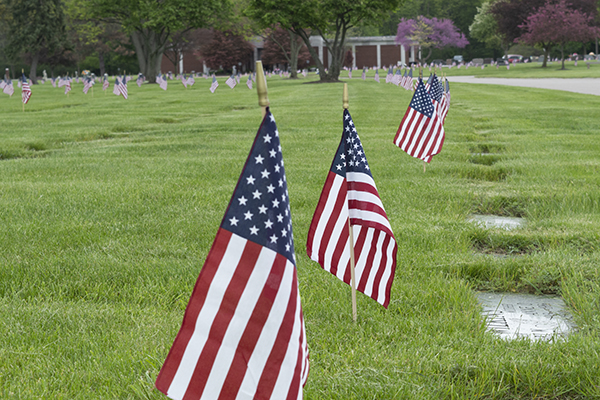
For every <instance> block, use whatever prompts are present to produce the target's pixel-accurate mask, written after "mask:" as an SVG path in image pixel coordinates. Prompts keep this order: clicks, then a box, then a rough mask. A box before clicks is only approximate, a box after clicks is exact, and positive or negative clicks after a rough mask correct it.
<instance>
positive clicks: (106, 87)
mask: <svg viewBox="0 0 600 400" xmlns="http://www.w3.org/2000/svg"><path fill="white" fill-rule="evenodd" d="M109 85H110V83H109V82H108V76H106V75H104V82H102V90H104V91H106V89H108V86H109Z"/></svg>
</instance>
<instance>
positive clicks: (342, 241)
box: [323, 219, 350, 275]
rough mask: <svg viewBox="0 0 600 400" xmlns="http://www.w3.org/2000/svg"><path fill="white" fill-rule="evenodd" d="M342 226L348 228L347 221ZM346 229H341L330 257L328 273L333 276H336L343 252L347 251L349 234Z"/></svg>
mask: <svg viewBox="0 0 600 400" xmlns="http://www.w3.org/2000/svg"><path fill="white" fill-rule="evenodd" d="M344 225H345V226H348V219H346V222H345V223H344ZM348 229H349V228H346V229H342V232H341V234H340V236H339V237H338V238H337V243H336V244H335V249H334V251H333V254H332V256H331V267H330V268H329V272H331V273H332V274H333V275H337V273H338V269H339V268H340V259H341V257H342V254H344V251H347V250H346V247H347V244H348V238H349V237H350V232H349V231H348ZM323 264H324V262H323Z"/></svg>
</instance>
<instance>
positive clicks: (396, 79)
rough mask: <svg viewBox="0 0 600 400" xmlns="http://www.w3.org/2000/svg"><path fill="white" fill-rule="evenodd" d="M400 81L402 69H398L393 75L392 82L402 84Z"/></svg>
mask: <svg viewBox="0 0 600 400" xmlns="http://www.w3.org/2000/svg"><path fill="white" fill-rule="evenodd" d="M400 81H402V71H400V69H397V70H396V73H395V74H394V76H393V77H392V83H393V84H394V85H396V86H398V85H400Z"/></svg>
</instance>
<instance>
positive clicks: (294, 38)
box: [287, 29, 302, 79]
mask: <svg viewBox="0 0 600 400" xmlns="http://www.w3.org/2000/svg"><path fill="white" fill-rule="evenodd" d="M287 31H288V33H289V34H290V60H289V61H290V70H291V72H290V78H291V79H298V54H299V53H300V49H301V48H302V45H301V44H299V43H298V35H296V34H295V33H294V32H292V31H291V30H290V29H288V30H287Z"/></svg>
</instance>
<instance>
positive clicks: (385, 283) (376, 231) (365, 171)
mask: <svg viewBox="0 0 600 400" xmlns="http://www.w3.org/2000/svg"><path fill="white" fill-rule="evenodd" d="M349 224H350V225H351V226H352V228H351V229H352V231H353V238H354V243H353V246H354V256H355V257H354V258H355V260H356V266H355V273H356V282H357V286H356V289H357V290H358V291H360V292H361V293H364V294H365V295H367V296H369V297H371V298H373V299H374V300H375V301H377V302H378V303H380V304H382V305H383V306H384V307H386V308H387V306H388V304H389V302H390V290H391V287H392V281H393V279H394V273H395V270H396V251H397V244H396V240H395V239H394V234H393V232H392V228H391V226H390V223H389V221H388V218H387V214H386V212H385V210H384V208H383V204H382V202H381V199H380V198H379V193H378V191H377V187H376V185H375V181H374V180H373V175H372V174H371V169H370V167H369V164H368V162H367V158H366V156H365V153H364V150H363V147H362V143H361V141H360V138H359V137H358V133H357V132H356V127H355V126H354V122H352V117H351V116H350V113H349V112H348V110H344V130H343V133H342V139H341V142H340V145H339V146H338V149H337V151H336V154H335V157H334V159H333V163H332V164H331V168H330V170H329V173H328V175H327V179H326V181H325V185H324V187H323V191H322V192H321V197H320V199H319V203H318V204H317V209H316V211H315V214H314V216H313V219H312V222H311V224H310V228H309V231H308V239H307V245H306V250H307V253H308V256H309V257H310V258H311V259H312V260H314V261H316V262H318V263H319V264H320V265H321V267H322V268H323V269H324V270H326V271H329V272H330V273H332V274H333V275H335V276H337V277H338V278H339V279H341V280H342V281H343V282H345V283H347V284H350V279H351V270H350V243H349V242H350V232H349V227H348V226H349Z"/></svg>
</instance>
